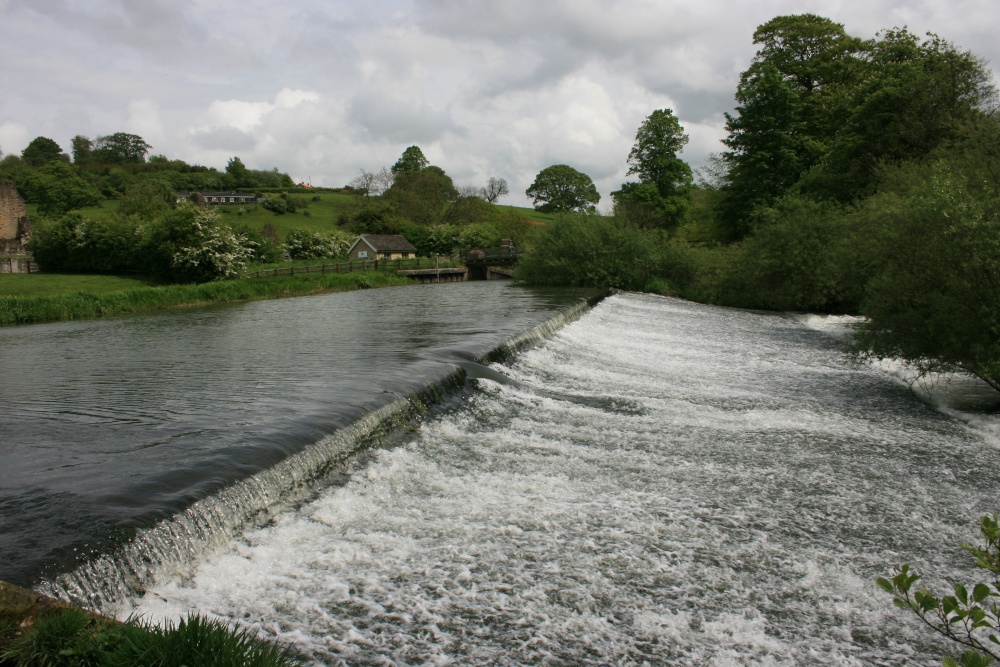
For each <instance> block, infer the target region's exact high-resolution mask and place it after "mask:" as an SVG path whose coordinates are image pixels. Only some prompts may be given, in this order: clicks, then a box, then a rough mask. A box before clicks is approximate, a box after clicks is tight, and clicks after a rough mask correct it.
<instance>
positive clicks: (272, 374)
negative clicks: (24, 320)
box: [0, 282, 580, 585]
mask: <svg viewBox="0 0 1000 667" xmlns="http://www.w3.org/2000/svg"><path fill="white" fill-rule="evenodd" d="M579 300H580V295H579V293H576V292H572V291H566V290H562V291H559V290H555V291H553V290H537V289H535V290H532V289H526V288H519V287H514V286H512V285H510V284H509V283H498V282H490V283H486V282H481V283H463V284H447V285H423V286H412V287H403V288H387V289H378V290H366V291H358V292H349V293H341V294H328V295H322V296H312V297H303V298H295V299H281V300H273V301H260V302H253V303H246V304H238V305H232V306H224V307H215V308H209V309H199V310H196V311H189V312H173V313H169V314H154V315H143V316H136V317H127V318H113V319H106V320H92V321H85V322H74V323H57V324H48V325H36V326H24V327H9V328H2V329H0V369H2V375H0V377H2V381H0V406H2V408H0V535H2V539H0V579H3V580H6V581H12V582H14V583H19V584H23V585H28V584H32V583H34V582H36V581H37V580H38V578H39V577H40V576H42V575H43V574H45V573H51V572H54V571H59V570H62V569H66V568H67V567H70V566H71V565H72V563H73V562H75V561H76V560H78V559H80V558H84V557H89V556H91V555H92V554H94V553H100V552H102V551H104V550H106V549H108V548H109V545H110V544H113V543H117V542H121V541H123V540H127V539H129V538H130V536H131V535H132V534H133V533H134V531H135V530H136V529H137V528H139V527H143V526H149V525H151V524H153V523H155V522H156V521H157V520H159V519H162V518H164V517H168V516H171V515H173V514H175V513H177V512H178V511H180V510H181V509H183V508H185V507H187V506H189V505H190V504H191V503H192V502H195V501H196V500H198V499H200V498H204V497H206V496H208V495H209V494H211V493H212V492H214V491H216V490H218V489H220V488H223V487H225V486H227V485H229V484H231V483H232V482H234V481H235V480H239V479H244V478H247V477H248V476H250V475H253V474H254V473H257V472H259V471H260V470H262V469H265V468H267V467H269V466H271V465H273V464H274V463H276V462H277V461H279V460H281V459H283V458H285V457H287V456H288V455H290V454H292V453H295V452H298V451H300V450H302V449H303V448H305V447H308V446H309V445H311V444H312V443H315V442H316V441H317V440H319V439H321V438H323V437H324V436H326V435H328V434H329V433H331V432H333V431H336V430H337V429H338V428H341V427H343V426H345V425H347V424H350V423H351V422H353V421H355V420H356V419H358V418H359V417H360V416H361V415H363V414H365V413H367V412H368V411H370V410H372V409H374V408H377V407H379V406H382V405H385V404H386V403H388V402H389V401H391V400H394V399H397V398H399V397H405V396H407V395H408V394H409V393H410V392H412V391H415V390H417V389H420V388H421V387H424V386H426V384H427V383H428V382H431V381H433V380H435V379H438V378H440V377H441V376H443V375H445V374H446V373H448V372H450V371H452V370H454V369H455V368H456V366H455V364H456V362H460V361H462V360H466V359H471V358H474V357H476V356H478V355H481V354H483V353H484V352H486V351H488V350H490V349H492V348H493V347H495V346H497V345H498V344H500V343H502V342H503V341H505V340H507V339H509V338H511V337H513V336H515V335H517V334H519V333H521V332H523V331H525V330H527V329H529V328H531V327H532V326H534V325H536V324H538V323H539V322H542V321H544V320H546V319H548V318H551V317H552V316H553V314H554V313H555V312H556V311H558V310H559V309H561V308H565V307H566V306H568V305H569V304H572V303H576V302H578V301H579Z"/></svg>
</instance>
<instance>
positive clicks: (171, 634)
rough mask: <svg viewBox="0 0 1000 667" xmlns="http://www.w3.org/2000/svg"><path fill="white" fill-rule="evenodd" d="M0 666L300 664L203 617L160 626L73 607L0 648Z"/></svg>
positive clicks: (237, 666) (245, 633) (252, 637)
mask: <svg viewBox="0 0 1000 667" xmlns="http://www.w3.org/2000/svg"><path fill="white" fill-rule="evenodd" d="M0 659H2V660H4V661H5V662H4V664H11V665H17V666H18V667H28V666H32V667H34V666H35V665H45V666H46V667H49V666H51V667H63V666H65V667H118V666H121V667H133V666H135V665H146V666H148V667H174V666H176V667H181V666H182V665H183V666H187V667H196V666H198V665H213V666H218V667H223V666H229V665H232V666H233V667H251V666H252V667H277V666H281V665H296V664H301V662H300V661H299V660H298V659H297V658H295V656H294V655H293V654H292V652H291V651H290V650H289V649H288V648H287V647H284V646H279V645H276V644H271V643H269V642H266V641H264V640H262V639H260V638H258V637H256V636H255V635H253V634H251V633H250V631H249V629H248V628H239V629H232V628H230V627H228V626H227V625H226V624H225V623H223V622H222V621H219V620H214V619H210V618H205V617H203V616H191V617H189V618H187V619H182V620H181V621H180V623H178V624H177V625H176V626H174V625H168V626H167V627H164V628H161V627H158V626H156V625H153V624H150V623H146V622H143V621H141V620H135V619H133V620H129V621H128V622H126V623H122V624H119V623H115V622H114V621H111V620H107V619H101V618H93V617H91V616H89V615H88V614H86V613H85V612H83V611H80V610H78V609H65V610H61V611H59V612H56V613H51V614H48V615H45V616H42V617H40V618H39V619H38V620H37V622H36V623H35V626H34V627H33V628H32V629H31V630H30V631H29V632H26V633H25V634H23V635H21V636H20V637H17V638H15V639H13V640H12V641H10V642H9V643H8V644H6V646H4V647H3V648H2V650H0Z"/></svg>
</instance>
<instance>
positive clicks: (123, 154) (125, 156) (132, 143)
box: [94, 132, 153, 164]
mask: <svg viewBox="0 0 1000 667" xmlns="http://www.w3.org/2000/svg"><path fill="white" fill-rule="evenodd" d="M152 148H153V147H152V146H150V145H149V144H147V143H146V142H145V141H144V140H143V138H142V137H140V136H138V135H135V134H127V133H125V132H115V133H114V134H112V135H109V136H106V137H98V138H97V141H96V142H94V157H95V158H96V160H97V161H98V162H103V163H106V164H127V163H139V162H145V161H146V154H147V153H148V152H149V151H150V150H152Z"/></svg>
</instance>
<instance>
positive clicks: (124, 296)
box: [0, 271, 412, 325]
mask: <svg viewBox="0 0 1000 667" xmlns="http://www.w3.org/2000/svg"><path fill="white" fill-rule="evenodd" d="M409 284H412V281H411V280H410V279H409V278H404V277H402V276H396V275H395V274H391V273H384V272H380V271H368V272H355V273H343V274H338V273H318V274H305V275H294V276H279V277H276V278H267V279H257V278H244V279H241V280H224V281H217V282H210V283H201V284H190V285H164V286H152V287H137V288H132V289H125V290H116V291H110V292H101V293H95V292H86V291H76V292H69V293H65V294H56V295H39V296H0V325H9V324H32V323H38V322H52V321H59V320H76V319H84V318H90V317H107V316H110V315H123V314H127V313H138V312H143V311H150V310H162V309H167V308H178V307H190V306H207V305H211V304H218V303H232V302H237V301H253V300H258V299H274V298H280V297H287V296H303V295H307V294H322V293H324V292H344V291H349V290H355V289H366V288H371V287H389V286H393V285H409Z"/></svg>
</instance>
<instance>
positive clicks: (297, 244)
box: [285, 229, 351, 259]
mask: <svg viewBox="0 0 1000 667" xmlns="http://www.w3.org/2000/svg"><path fill="white" fill-rule="evenodd" d="M350 247H351V242H350V241H349V240H348V239H346V238H345V237H343V236H341V235H340V234H320V233H319V232H307V231H305V230H302V229H293V230H292V231H290V232H288V236H287V237H286V238H285V251H286V252H287V253H288V256H289V257H291V258H292V259H327V258H332V257H343V256H344V255H346V254H347V250H348V249H349V248H350Z"/></svg>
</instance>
